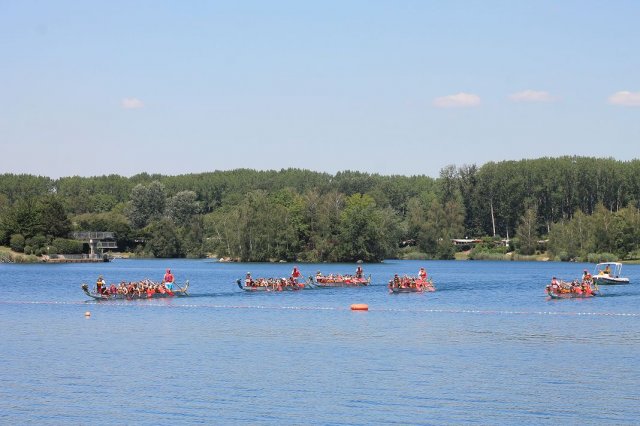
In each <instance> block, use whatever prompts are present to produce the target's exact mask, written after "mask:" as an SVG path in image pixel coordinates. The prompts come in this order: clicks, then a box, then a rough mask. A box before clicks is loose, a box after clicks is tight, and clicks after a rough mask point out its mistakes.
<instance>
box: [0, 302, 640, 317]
mask: <svg viewBox="0 0 640 426" xmlns="http://www.w3.org/2000/svg"><path fill="white" fill-rule="evenodd" d="M89 304H91V305H94V306H98V305H99V306H101V307H107V306H110V307H111V306H127V307H132V308H143V307H144V308H146V307H148V308H173V309H175V308H194V309H197V308H208V309H264V310H295V311H344V310H349V309H351V307H349V308H341V307H323V306H267V305H213V304H201V305H196V304H171V305H167V304H160V303H133V304H132V303H127V302H110V303H108V304H103V303H99V302H96V303H89ZM0 305H84V306H86V305H87V302H83V301H77V302H71V301H68V302H57V301H26V300H25V301H0ZM352 306H353V305H352ZM366 306H367V310H370V311H375V312H414V313H415V312H422V313H436V314H438V313H443V314H475V315H549V316H598V317H601V316H603V317H606V316H610V317H636V318H637V317H640V313H624V312H552V311H494V310H477V309H409V308H407V309H398V308H368V305H366ZM87 312H88V311H87Z"/></svg>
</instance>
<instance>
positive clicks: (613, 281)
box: [591, 275, 629, 285]
mask: <svg viewBox="0 0 640 426" xmlns="http://www.w3.org/2000/svg"><path fill="white" fill-rule="evenodd" d="M591 279H592V280H593V282H594V283H596V284H598V285H625V284H629V278H615V277H603V276H600V275H596V276H594V277H592V278H591Z"/></svg>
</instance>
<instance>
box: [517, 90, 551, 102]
mask: <svg viewBox="0 0 640 426" xmlns="http://www.w3.org/2000/svg"><path fill="white" fill-rule="evenodd" d="M509 99H511V100H512V101H513V102H553V101H554V100H555V98H554V97H553V96H551V94H550V93H549V92H543V91H537V90H523V91H522V92H517V93H512V94H510V95H509Z"/></svg>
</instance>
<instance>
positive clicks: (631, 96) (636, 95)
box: [609, 90, 640, 107]
mask: <svg viewBox="0 0 640 426" xmlns="http://www.w3.org/2000/svg"><path fill="white" fill-rule="evenodd" d="M609 103H610V104H611V105H621V106H636V107H637V106H640V92H627V91H625V90H623V91H621V92H616V93H614V94H613V95H611V96H609Z"/></svg>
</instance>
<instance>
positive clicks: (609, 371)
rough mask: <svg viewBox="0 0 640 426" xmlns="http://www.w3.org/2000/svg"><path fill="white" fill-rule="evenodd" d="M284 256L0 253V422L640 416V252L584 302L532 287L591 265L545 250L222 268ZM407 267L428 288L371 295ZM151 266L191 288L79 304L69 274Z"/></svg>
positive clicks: (138, 275) (141, 272)
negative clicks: (428, 280) (322, 283)
mask: <svg viewBox="0 0 640 426" xmlns="http://www.w3.org/2000/svg"><path fill="white" fill-rule="evenodd" d="M292 266H293V265H292V264H230V263H216V262H211V261H203V260H170V261H167V260H116V261H114V262H111V263H108V264H80V265H0V322H1V323H2V328H1V332H0V424H28V423H31V424H62V423H66V424H117V425H121V424H153V425H155V424H192V423H193V424H202V423H206V424H328V425H345V424H347V425H350V424H353V425H359V424H460V423H477V424H515V423H521V424H594V425H596V424H597V425H601V424H638V423H640V380H639V378H640V333H639V331H640V266H632V265H629V266H625V267H624V268H623V273H624V275H626V276H628V277H629V278H630V279H631V282H632V283H631V285H628V286H619V287H611V286H609V287H603V289H604V296H603V297H597V298H592V299H584V300H577V299H576V300H559V301H551V300H547V298H546V297H545V295H544V286H545V285H546V283H547V282H548V281H549V280H550V278H551V276H552V275H557V276H558V277H561V278H565V279H571V278H577V277H579V276H580V275H581V271H582V269H584V268H585V267H587V268H589V269H590V270H591V269H592V265H584V264H575V263H554V262H548V263H541V262H537V263H520V262H454V261H451V262H436V261H426V262H425V261H420V262H414V261H387V262H384V263H382V264H376V265H368V264H365V265H364V269H365V273H366V274H372V276H373V283H372V284H373V285H371V286H369V287H363V288H336V289H320V290H308V291H307V290H305V291H300V292H283V293H274V292H269V293H260V294H258V293H256V294H249V293H244V292H242V291H241V290H240V289H239V288H238V287H237V286H236V284H235V280H236V279H237V278H241V277H242V276H243V275H244V274H245V273H246V272H247V271H251V273H252V275H253V276H254V277H258V276H286V275H288V274H289V273H290V271H291V269H292ZM299 266H300V269H301V270H302V272H303V274H305V275H307V276H308V275H311V274H315V272H316V271H318V270H321V271H322V272H324V273H329V272H341V273H353V272H354V271H355V266H356V265H353V264H321V265H308V264H301V265H299ZM420 266H425V267H426V268H427V271H428V272H429V274H430V276H432V277H433V279H434V281H435V283H436V286H437V288H438V291H437V292H435V293H424V294H399V295H390V294H388V292H387V289H386V287H385V285H386V282H387V280H388V279H390V278H391V277H392V276H393V274H394V273H400V274H404V273H408V274H412V275H415V274H417V271H418V269H419V267H420ZM167 267H170V268H171V269H172V271H173V272H174V275H176V279H177V280H178V281H183V280H184V279H189V280H190V282H191V291H190V293H191V297H188V298H175V299H171V300H167V299H164V300H150V301H146V300H138V301H110V302H94V301H87V298H86V296H85V295H84V294H83V293H82V291H81V290H80V284H81V283H82V282H87V283H89V284H91V285H92V286H93V285H94V283H95V280H96V278H97V276H98V275H99V274H103V275H104V277H105V279H106V280H107V281H108V282H109V283H111V282H113V281H120V280H123V279H124V280H138V279H142V278H145V277H149V278H152V279H155V280H160V279H161V278H162V275H163V273H164V270H165V269H166V268H167ZM352 303H367V304H369V307H370V311H368V312H353V311H350V310H349V306H350V305H351V304H352ZM85 311H91V317H90V318H85V316H84V313H85Z"/></svg>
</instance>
